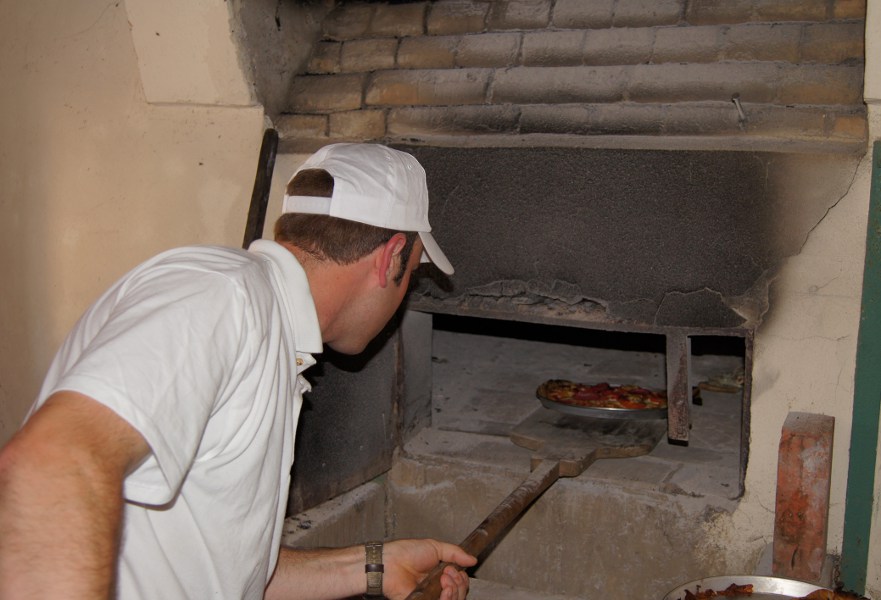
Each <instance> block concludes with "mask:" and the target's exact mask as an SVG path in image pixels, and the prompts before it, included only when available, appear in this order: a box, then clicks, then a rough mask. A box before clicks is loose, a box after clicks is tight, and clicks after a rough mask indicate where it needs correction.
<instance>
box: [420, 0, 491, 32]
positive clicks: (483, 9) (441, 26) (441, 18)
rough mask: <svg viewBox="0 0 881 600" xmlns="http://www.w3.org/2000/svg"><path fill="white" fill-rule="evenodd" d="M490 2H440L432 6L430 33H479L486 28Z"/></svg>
mask: <svg viewBox="0 0 881 600" xmlns="http://www.w3.org/2000/svg"><path fill="white" fill-rule="evenodd" d="M489 4H490V3H489V2H477V1H471V0H440V1H438V2H435V3H433V4H432V5H431V8H430V9H429V13H428V25H427V29H428V33H429V34H430V35H448V34H452V33H479V32H481V31H483V30H484V29H485V28H486V15H487V13H488V12H489Z"/></svg>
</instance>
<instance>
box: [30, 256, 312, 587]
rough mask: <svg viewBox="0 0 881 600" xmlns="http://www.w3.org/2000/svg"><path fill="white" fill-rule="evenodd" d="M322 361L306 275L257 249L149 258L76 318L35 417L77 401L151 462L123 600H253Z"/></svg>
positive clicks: (136, 503)
mask: <svg viewBox="0 0 881 600" xmlns="http://www.w3.org/2000/svg"><path fill="white" fill-rule="evenodd" d="M321 350H322V342H321V333H320V330H319V326H318V318H317V315H316V312H315V305H314V303H313V300H312V297H311V294H310V291H309V286H308V282H307V280H306V274H305V272H304V271H303V269H302V267H301V266H300V265H299V263H298V262H297V261H296V259H295V258H294V256H293V255H292V254H291V253H290V252H289V251H288V250H286V249H285V248H284V247H282V246H280V245H278V244H276V243H274V242H270V241H265V240H258V241H256V242H254V244H253V245H252V246H251V248H250V249H249V251H247V252H246V251H243V250H233V249H227V248H219V247H207V246H206V247H188V248H180V249H176V250H171V251H169V252H165V253H163V254H160V255H159V256H157V257H155V258H153V259H152V260H150V261H148V262H146V263H144V264H143V265H141V266H139V267H137V268H136V269H134V270H133V271H131V272H130V273H128V274H127V275H126V276H125V277H123V278H122V279H121V280H120V281H119V282H117V283H116V284H115V285H114V286H113V287H112V288H111V289H110V290H108V291H107V292H106V293H105V294H104V295H103V296H102V297H101V298H100V299H99V300H98V301H97V302H96V303H95V304H94V305H93V306H92V307H91V308H90V309H89V310H88V311H87V312H86V314H85V315H83V317H82V318H81V319H80V321H79V322H78V323H77V325H76V326H75V328H74V329H73V331H72V332H71V333H70V335H69V336H68V338H67V340H66V341H65V343H64V345H63V346H62V348H61V349H60V350H59V352H58V354H57V356H56V357H55V360H54V362H53V364H52V366H51V368H50V370H49V373H48V375H47V377H46V380H45V382H44V385H43V389H42V391H41V393H40V396H39V399H38V400H37V404H36V405H35V408H36V407H37V406H39V405H40V404H42V403H43V402H44V401H45V399H46V398H48V397H49V396H50V395H51V394H52V393H53V392H55V391H58V390H73V391H76V392H79V393H82V394H85V395H87V396H90V397H92V398H94V399H95V400H97V401H99V402H101V403H102V404H104V405H106V406H108V407H110V408H111V409H112V410H114V411H115V412H116V413H117V414H118V415H120V416H121V417H122V418H123V419H125V420H126V421H128V422H129V423H130V424H131V425H133V426H134V428H135V429H137V430H138V431H139V432H140V433H141V435H143V437H144V439H145V440H146V441H147V443H148V444H149V445H150V448H151V449H152V454H151V455H150V456H149V457H148V458H147V460H146V461H145V462H144V463H143V464H142V465H141V466H140V467H139V468H138V469H137V470H136V471H134V472H133V473H132V474H131V475H129V477H128V478H127V479H126V481H125V490H124V495H125V499H126V501H127V502H126V505H125V516H124V518H125V522H124V535H123V541H122V550H121V558H120V563H119V584H118V587H119V598H120V599H121V600H128V599H137V598H143V599H145V600H146V599H150V600H154V599H157V598H162V599H163V600H171V599H175V598H181V599H184V598H186V599H198V600H203V599H208V598H235V599H239V598H249V599H250V598H262V597H263V592H264V588H265V586H266V583H267V581H268V578H269V577H270V576H271V574H272V572H273V570H274V568H275V564H276V561H277V558H278V550H279V544H280V539H281V527H282V521H283V519H284V515H285V508H286V504H287V495H288V488H289V483H290V469H291V465H292V464H293V460H294V435H295V433H296V427H297V419H298V417H299V412H300V407H301V404H302V394H303V392H304V391H308V390H309V389H310V387H309V384H308V383H307V382H306V380H305V379H304V378H303V377H302V375H301V373H302V372H303V371H304V370H305V369H306V368H308V367H309V366H311V365H313V364H314V363H315V360H314V358H313V357H312V356H311V353H318V352H321ZM59 534H60V535H63V532H59Z"/></svg>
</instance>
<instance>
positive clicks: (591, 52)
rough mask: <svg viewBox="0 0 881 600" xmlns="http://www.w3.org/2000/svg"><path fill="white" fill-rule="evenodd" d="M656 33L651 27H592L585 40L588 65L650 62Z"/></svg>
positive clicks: (585, 54) (586, 62)
mask: <svg viewBox="0 0 881 600" xmlns="http://www.w3.org/2000/svg"><path fill="white" fill-rule="evenodd" d="M654 40H655V33H654V29H652V28H650V27H616V28H614V29H592V30H590V31H588V32H587V38H586V39H585V42H584V64H586V65H635V64H639V63H644V62H648V60H649V58H651V55H652V46H653V45H654Z"/></svg>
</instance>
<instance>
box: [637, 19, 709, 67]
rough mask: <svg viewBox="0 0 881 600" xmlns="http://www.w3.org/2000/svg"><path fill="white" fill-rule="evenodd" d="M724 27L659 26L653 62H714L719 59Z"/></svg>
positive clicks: (653, 51)
mask: <svg viewBox="0 0 881 600" xmlns="http://www.w3.org/2000/svg"><path fill="white" fill-rule="evenodd" d="M722 31H723V28H722V27H719V26H716V25H705V26H700V25H695V26H692V27H659V28H658V29H657V31H656V32H655V42H654V47H653V49H652V62H653V63H664V62H692V63H700V62H713V61H716V60H719V48H720V43H721V37H722Z"/></svg>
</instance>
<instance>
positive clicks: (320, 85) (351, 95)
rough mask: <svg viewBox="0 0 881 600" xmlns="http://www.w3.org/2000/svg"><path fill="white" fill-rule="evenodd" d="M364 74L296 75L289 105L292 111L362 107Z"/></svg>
mask: <svg viewBox="0 0 881 600" xmlns="http://www.w3.org/2000/svg"><path fill="white" fill-rule="evenodd" d="M364 82H365V76H364V75H362V74H357V75H307V76H304V77H295V78H294V81H293V83H292V85H291V101H290V108H291V109H292V110H293V111H294V112H307V113H310V112H311V113H315V112H330V111H335V110H354V109H356V108H361V99H362V97H363V95H364Z"/></svg>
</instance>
